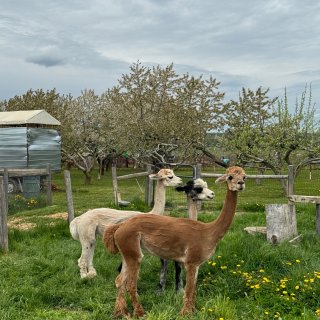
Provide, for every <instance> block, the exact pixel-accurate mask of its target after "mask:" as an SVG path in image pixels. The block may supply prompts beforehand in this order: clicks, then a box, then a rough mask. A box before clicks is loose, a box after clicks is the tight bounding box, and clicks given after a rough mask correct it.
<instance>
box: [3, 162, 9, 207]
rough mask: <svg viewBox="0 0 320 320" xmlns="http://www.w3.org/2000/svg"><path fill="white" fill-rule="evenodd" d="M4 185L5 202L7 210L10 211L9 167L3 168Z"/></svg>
mask: <svg viewBox="0 0 320 320" xmlns="http://www.w3.org/2000/svg"><path fill="white" fill-rule="evenodd" d="M3 187H4V197H5V202H6V210H7V213H8V205H9V201H8V193H9V192H8V189H9V173H8V168H4V169H3Z"/></svg>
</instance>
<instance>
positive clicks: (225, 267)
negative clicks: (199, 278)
mask: <svg viewBox="0 0 320 320" xmlns="http://www.w3.org/2000/svg"><path fill="white" fill-rule="evenodd" d="M220 268H221V270H226V269H228V267H227V266H221V267H220Z"/></svg>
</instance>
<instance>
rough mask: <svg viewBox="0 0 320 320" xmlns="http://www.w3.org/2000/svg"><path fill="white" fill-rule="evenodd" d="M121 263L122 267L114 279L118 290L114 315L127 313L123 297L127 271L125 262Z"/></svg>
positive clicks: (118, 315)
mask: <svg viewBox="0 0 320 320" xmlns="http://www.w3.org/2000/svg"><path fill="white" fill-rule="evenodd" d="M122 265H123V267H122V269H121V273H120V274H119V275H118V276H117V278H116V281H115V284H116V288H117V290H118V292H117V298H116V302H115V307H114V316H115V317H121V316H126V315H128V307H127V302H126V298H125V294H126V284H127V277H128V272H127V266H126V264H125V262H124V263H123V264H122Z"/></svg>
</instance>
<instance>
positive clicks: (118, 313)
mask: <svg viewBox="0 0 320 320" xmlns="http://www.w3.org/2000/svg"><path fill="white" fill-rule="evenodd" d="M113 317H114V318H122V317H130V313H129V311H128V309H127V308H124V309H115V310H114V312H113Z"/></svg>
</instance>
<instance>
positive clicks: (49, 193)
mask: <svg viewBox="0 0 320 320" xmlns="http://www.w3.org/2000/svg"><path fill="white" fill-rule="evenodd" d="M47 170H48V175H47V205H48V206H51V205H52V172H51V166H50V164H48V166H47Z"/></svg>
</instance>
